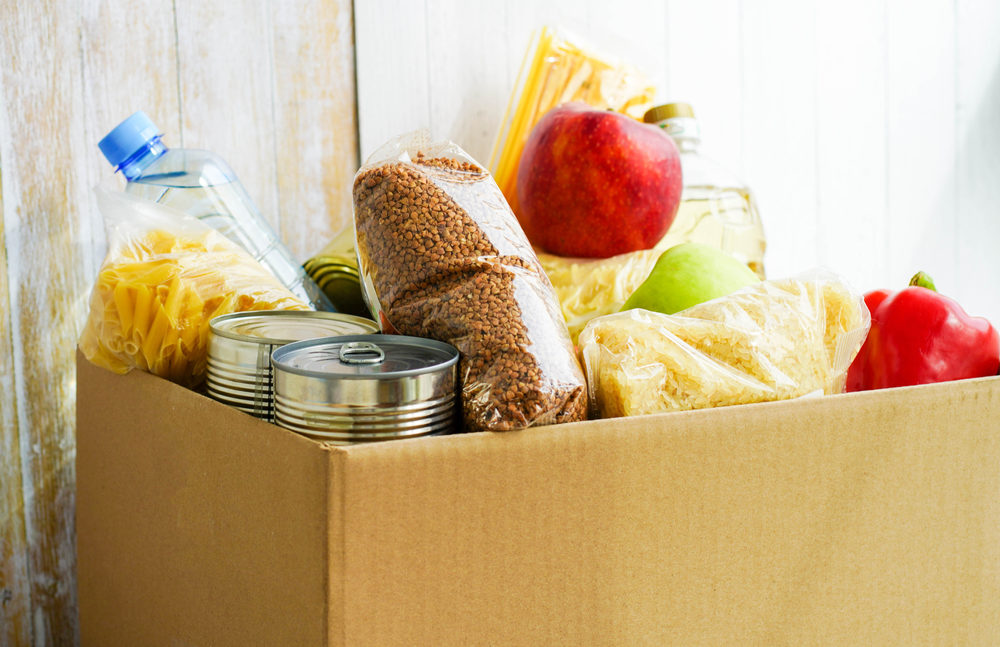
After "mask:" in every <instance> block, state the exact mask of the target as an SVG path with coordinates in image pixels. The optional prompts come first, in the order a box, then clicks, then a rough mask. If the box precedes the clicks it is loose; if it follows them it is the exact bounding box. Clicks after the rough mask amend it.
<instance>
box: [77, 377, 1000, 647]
mask: <svg viewBox="0 0 1000 647" xmlns="http://www.w3.org/2000/svg"><path fill="white" fill-rule="evenodd" d="M79 375H80V385H79V401H80V404H79V415H80V422H79V429H80V431H79V434H80V440H79V450H78V452H79V454H78V480H79V494H78V536H79V568H80V578H79V581H80V594H79V596H80V609H81V635H82V637H83V644H84V645H85V646H86V645H103V644H143V645H161V644H162V645H229V644H233V645H237V644H268V645H293V644H294V645H351V646H353V645H492V644H497V645H501V644H502V645H540V644H546V645H666V644H941V643H947V644H955V643H957V644H986V643H989V642H990V640H991V638H993V637H995V635H997V634H998V633H1000V626H998V618H1000V503H998V500H997V497H996V493H997V492H998V491H1000V470H998V469H997V465H998V462H1000V434H997V431H1000V428H998V422H997V420H998V414H1000V378H990V379H984V380H972V381H966V382H960V383H951V384H941V385H930V386H925V387H915V388H908V389H894V390H889V391H883V392H872V393H863V394H852V395H843V396H834V397H825V398H811V399H810V398H806V399H802V400H797V401H790V402H780V403H769V404H761V405H750V406H741V407H730V408H723V409H714V410H708V411H697V412H688V413H678V414H666V415H660V416H649V417H642V418H628V419H615V420H604V421H592V422H586V423H578V424H574V425H564V426H553V427H546V428H539V429H531V430H526V431H521V432H507V433H483V434H470V435H465V436H449V437H437V438H424V439H415V440H409V441H396V442H390V443H382V444H375V445H364V446H353V447H349V448H331V447H329V446H325V445H323V444H321V443H315V442H313V441H310V440H306V439H304V438H301V437H298V436H296V435H295V434H292V433H291V432H288V431H286V430H283V429H280V428H277V427H274V426H272V425H269V424H266V423H262V422H260V421H257V420H254V419H252V418H250V417H249V416H246V415H244V414H241V413H239V412H236V411H234V410H230V409H228V408H226V407H224V406H221V405H218V404H217V403H215V402H213V401H211V400H208V399H206V398H203V397H202V396H199V395H197V394H194V393H191V392H189V391H186V390H184V389H181V388H180V387H176V386H174V385H171V384H169V383H166V382H164V381H163V380H159V379H157V378H154V377H152V376H149V375H144V374H130V375H128V376H124V377H122V376H115V375H112V374H110V373H107V372H105V371H102V370H100V369H97V368H95V367H93V366H90V365H89V364H86V362H85V361H81V363H80V366H79Z"/></svg>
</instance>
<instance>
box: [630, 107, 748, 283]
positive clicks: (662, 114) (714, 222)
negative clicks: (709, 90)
mask: <svg viewBox="0 0 1000 647" xmlns="http://www.w3.org/2000/svg"><path fill="white" fill-rule="evenodd" d="M643 121H645V122H646V123H649V124H655V125H658V126H660V127H661V128H663V129H664V130H665V131H666V132H667V134H668V135H670V136H671V137H672V138H673V140H674V142H675V143H676V144H677V148H678V149H679V150H680V153H681V170H682V172H683V175H684V192H683V194H682V195H681V204H680V207H679V208H678V209H677V216H676V218H675V219H674V222H673V224H671V225H670V229H669V230H668V231H667V234H666V236H664V237H663V239H662V240H661V241H660V242H659V243H657V245H656V249H658V250H666V249H668V248H670V247H673V246H674V245H676V244H678V243H683V242H688V241H695V242H699V243H705V244H707V245H712V246H713V247H717V248H718V249H721V250H722V251H724V252H726V253H727V254H730V255H731V256H735V257H736V258H738V259H740V260H741V261H743V262H744V263H746V264H747V265H749V266H750V269H752V270H753V271H754V272H756V273H757V275H758V276H760V277H761V278H762V279H763V278H765V275H764V249H765V247H766V241H765V238H764V228H763V226H762V225H761V221H760V215H759V214H758V212H757V205H756V202H755V201H754V198H753V194H752V193H751V191H750V189H749V188H747V186H746V185H745V184H744V183H743V182H741V181H740V180H739V179H738V178H736V177H735V176H734V175H733V174H732V173H730V172H729V171H728V170H727V169H725V168H724V167H723V166H721V165H720V164H718V163H716V162H714V161H713V160H710V159H708V158H707V157H705V156H703V155H701V154H700V153H699V152H698V145H699V144H700V143H701V132H700V129H699V127H698V121H697V120H696V119H695V116H694V110H693V109H692V108H691V106H690V105H688V104H686V103H668V104H665V105H661V106H656V107H654V108H651V109H649V110H648V111H647V112H646V114H645V115H644V116H643Z"/></svg>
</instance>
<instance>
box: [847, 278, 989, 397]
mask: <svg viewBox="0 0 1000 647" xmlns="http://www.w3.org/2000/svg"><path fill="white" fill-rule="evenodd" d="M865 304H866V305H867V306H868V310H869V311H870V312H871V315H872V327H871V330H870V331H869V333H868V338H867V339H866V340H865V343H864V345H863V346H862V347H861V350H860V351H859V352H858V356H857V357H856V358H855V359H854V362H853V363H852V364H851V366H850V368H849V369H848V371H847V390H848V391H865V390H868V389H884V388H888V387H893V386H909V385H912V384H929V383H931V382H946V381H949V380H962V379H966V378H972V377H986V376H988V375H996V374H997V370H998V368H1000V335H998V334H997V331H996V329H995V328H994V327H993V326H992V325H990V322H989V321H987V320H986V319H983V318H982V317H970V316H969V315H968V314H966V312H965V310H963V309H962V306H960V305H959V304H958V303H957V302H955V301H954V300H952V299H949V298H948V297H946V296H944V295H942V294H939V293H938V292H937V291H935V289H934V284H933V282H931V281H930V278H929V277H927V275H925V274H923V273H922V272H921V273H918V274H917V275H916V276H914V277H913V279H912V280H911V281H910V286H909V287H906V288H904V289H902V290H899V291H898V292H895V293H893V292H891V291H889V290H875V291H873V292H869V293H868V294H866V295H865Z"/></svg>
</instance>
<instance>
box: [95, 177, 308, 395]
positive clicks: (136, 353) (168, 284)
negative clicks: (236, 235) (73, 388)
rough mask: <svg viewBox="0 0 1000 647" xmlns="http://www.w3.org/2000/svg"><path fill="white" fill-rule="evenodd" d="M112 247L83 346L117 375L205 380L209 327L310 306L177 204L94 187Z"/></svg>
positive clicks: (185, 381) (186, 381)
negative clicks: (138, 372) (224, 319)
mask: <svg viewBox="0 0 1000 647" xmlns="http://www.w3.org/2000/svg"><path fill="white" fill-rule="evenodd" d="M96 193H97V198H98V205H99V206H100V209H101V213H102V215H103V216H104V222H105V225H106V227H107V229H108V252H107V255H106V256H105V259H104V263H103V264H102V265H101V269H100V272H99V273H98V276H97V281H96V283H95V284H94V287H93V290H92V292H91V296H90V312H89V315H88V318H87V322H86V324H85V325H84V329H83V333H82V334H81V336H80V342H79V343H80V350H81V351H82V352H83V354H84V356H85V357H86V358H87V359H88V360H90V361H91V362H93V363H94V364H97V365H98V366H101V367H104V368H107V369H110V370H112V371H114V372H116V373H127V372H128V371H130V370H131V369H133V368H136V367H138V368H140V369H143V370H145V371H149V372H150V373H153V374H155V375H159V376H160V377H164V378H167V379H169V380H171V381H173V382H177V383H179V384H183V385H185V386H189V387H194V386H197V384H198V383H199V382H201V380H202V379H203V377H204V375H205V367H206V355H207V350H208V325H209V322H210V321H211V320H212V318H213V317H216V316H218V315H223V314H228V313H230V312H238V311H243V310H309V309H310V308H309V306H308V305H306V304H305V303H304V302H302V301H301V300H300V299H298V298H297V297H296V296H295V295H293V294H292V293H291V292H290V291H289V290H288V289H287V288H286V287H285V286H284V285H282V284H281V283H280V282H279V281H278V279H276V278H275V277H274V276H273V275H272V274H271V273H270V272H268V271H267V270H266V269H264V268H263V267H262V266H261V265H260V264H259V263H258V262H257V261H255V260H254V259H253V258H252V257H251V256H250V255H249V254H248V253H247V252H246V251H244V250H243V249H242V248H241V247H239V246H237V245H236V244H235V243H233V242H231V241H230V240H228V239H227V238H225V237H224V236H223V235H222V234H220V233H219V232H217V231H215V230H214V229H212V228H210V227H208V226H207V225H205V224H204V223H202V222H201V221H199V220H197V219H195V218H193V217H191V216H188V215H186V214H184V213H182V212H180V211H177V210H175V209H171V208H169V207H165V206H163V205H160V204H156V203H154V202H150V201H148V200H144V199H141V198H137V197H134V196H131V195H127V194H125V193H121V192H117V191H110V190H107V189H105V188H103V187H100V186H99V187H97V189H96Z"/></svg>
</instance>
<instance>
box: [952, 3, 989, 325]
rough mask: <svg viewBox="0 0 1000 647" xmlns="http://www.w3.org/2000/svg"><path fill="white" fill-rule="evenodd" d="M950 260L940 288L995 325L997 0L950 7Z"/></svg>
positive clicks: (971, 311)
mask: <svg viewBox="0 0 1000 647" xmlns="http://www.w3.org/2000/svg"><path fill="white" fill-rule="evenodd" d="M956 15H957V24H956V42H957V51H958V55H957V61H956V63H957V65H956V67H957V78H956V81H955V86H956V91H957V94H958V97H957V112H956V126H957V132H956V136H957V144H956V146H957V164H956V166H955V169H956V175H957V182H956V196H957V200H956V208H955V221H956V224H957V240H958V261H957V265H958V266H957V273H956V281H955V283H954V284H953V285H949V286H948V290H949V292H953V293H954V294H955V295H956V297H957V298H958V299H959V302H960V303H962V304H963V305H964V306H965V308H966V310H968V311H969V312H970V313H971V314H977V315H983V316H987V317H989V318H990V320H991V321H992V322H993V324H994V325H995V326H996V325H1000V288H998V287H997V283H998V281H1000V38H998V34H1000V3H997V2H994V1H993V0H959V1H958V2H957V8H956Z"/></svg>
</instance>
